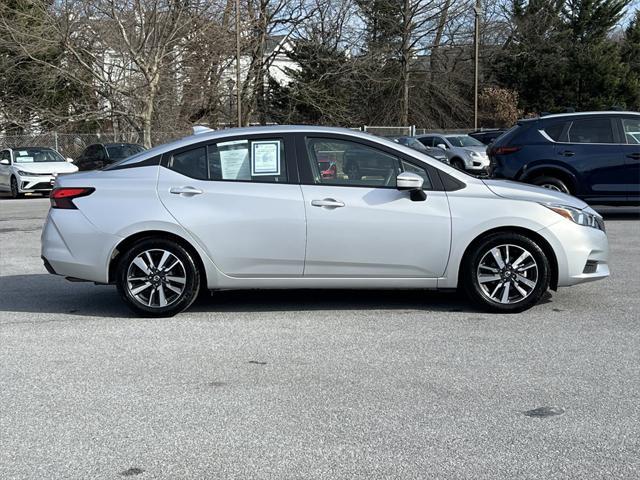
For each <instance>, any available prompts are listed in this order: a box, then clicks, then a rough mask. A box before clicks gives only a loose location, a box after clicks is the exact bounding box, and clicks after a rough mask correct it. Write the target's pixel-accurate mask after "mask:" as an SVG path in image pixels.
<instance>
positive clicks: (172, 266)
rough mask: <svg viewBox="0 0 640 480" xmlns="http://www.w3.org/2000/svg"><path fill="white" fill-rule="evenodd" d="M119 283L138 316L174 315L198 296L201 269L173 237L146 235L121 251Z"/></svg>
mask: <svg viewBox="0 0 640 480" xmlns="http://www.w3.org/2000/svg"><path fill="white" fill-rule="evenodd" d="M116 285H117V287H118V292H119V293H120V296H121V297H122V299H123V300H124V301H125V303H126V304H127V305H128V306H129V307H130V308H131V309H132V310H133V311H134V312H136V313H137V314H138V315H141V316H145V317H171V316H173V315H176V314H177V313H180V312H182V311H183V310H186V309H187V308H189V307H190V306H191V304H192V303H193V302H194V301H195V299H196V298H197V296H198V292H199V290H200V272H199V271H198V267H197V265H196V262H195V261H194V259H193V257H192V255H191V254H190V253H189V252H188V251H187V250H186V249H185V248H184V247H182V245H180V244H178V243H177V242H174V241H173V240H169V239H164V238H159V239H154V238H147V239H143V240H140V241H138V242H137V243H135V244H134V245H133V246H132V247H131V248H130V249H129V250H127V251H126V252H125V253H123V254H122V257H121V258H120V261H119V262H118V267H117V272H116Z"/></svg>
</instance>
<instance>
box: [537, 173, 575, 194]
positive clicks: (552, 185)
mask: <svg viewBox="0 0 640 480" xmlns="http://www.w3.org/2000/svg"><path fill="white" fill-rule="evenodd" d="M531 183H533V184H534V185H537V186H539V187H542V188H548V189H549V190H553V191H555V192H562V193H568V194H569V195H571V190H570V189H569V187H568V186H567V184H566V183H565V182H563V181H562V180H560V179H559V178H556V177H547V176H544V177H538V178H535V179H534V180H533V182H531Z"/></svg>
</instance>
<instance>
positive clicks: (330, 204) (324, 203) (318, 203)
mask: <svg viewBox="0 0 640 480" xmlns="http://www.w3.org/2000/svg"><path fill="white" fill-rule="evenodd" d="M311 205H313V206H314V207H324V208H329V209H334V208H342V207H344V202H341V201H339V200H335V199H333V198H325V199H323V200H312V201H311Z"/></svg>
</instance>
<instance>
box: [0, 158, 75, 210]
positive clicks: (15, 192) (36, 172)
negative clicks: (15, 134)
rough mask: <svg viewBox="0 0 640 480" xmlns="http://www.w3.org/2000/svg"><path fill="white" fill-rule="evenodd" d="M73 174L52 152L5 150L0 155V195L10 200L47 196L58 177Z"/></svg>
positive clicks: (70, 166)
mask: <svg viewBox="0 0 640 480" xmlns="http://www.w3.org/2000/svg"><path fill="white" fill-rule="evenodd" d="M77 171H78V167H76V166H75V165H73V164H71V163H69V161H68V160H65V158H64V157H63V156H62V155H60V154H59V153H58V152H56V151H55V150H53V149H52V148H42V147H23V148H15V149H11V148H8V149H5V150H2V151H1V152H0V192H2V191H4V192H9V193H10V194H11V196H12V197H13V198H18V197H20V196H22V195H23V194H25V193H49V192H50V191H51V189H52V188H53V184H54V182H55V179H56V177H57V176H58V175H62V174H67V173H74V172H77Z"/></svg>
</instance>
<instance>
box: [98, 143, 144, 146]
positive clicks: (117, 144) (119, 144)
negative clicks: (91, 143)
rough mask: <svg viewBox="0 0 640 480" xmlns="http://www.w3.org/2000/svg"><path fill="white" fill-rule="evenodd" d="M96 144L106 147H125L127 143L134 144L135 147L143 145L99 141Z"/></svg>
mask: <svg viewBox="0 0 640 480" xmlns="http://www.w3.org/2000/svg"><path fill="white" fill-rule="evenodd" d="M96 145H104V146H105V147H124V146H125V145H133V146H134V147H141V146H142V145H139V144H137V143H97V144H96Z"/></svg>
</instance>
